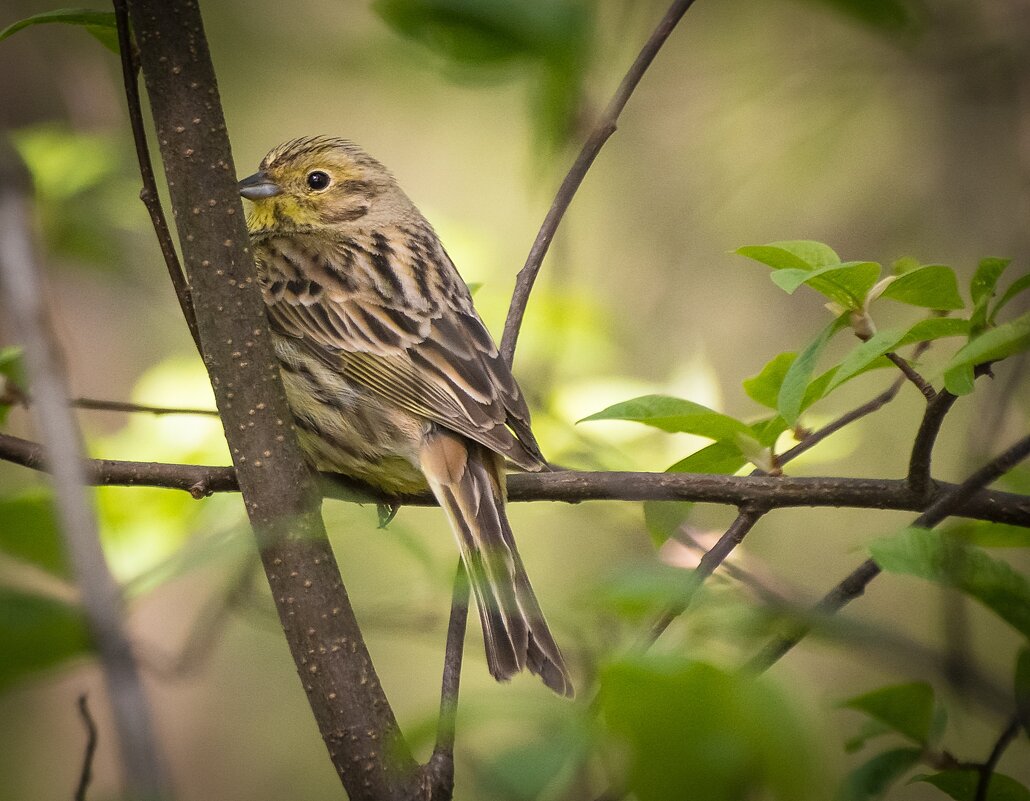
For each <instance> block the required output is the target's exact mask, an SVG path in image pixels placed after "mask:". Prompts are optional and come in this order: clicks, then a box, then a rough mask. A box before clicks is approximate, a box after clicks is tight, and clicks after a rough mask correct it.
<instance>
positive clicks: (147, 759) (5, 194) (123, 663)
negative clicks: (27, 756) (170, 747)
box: [0, 154, 165, 798]
mask: <svg viewBox="0 0 1030 801" xmlns="http://www.w3.org/2000/svg"><path fill="white" fill-rule="evenodd" d="M0 155H2V154H0ZM26 186H27V178H26V177H25V176H23V175H22V174H21V173H20V172H19V173H15V172H14V168H13V165H12V166H8V165H6V164H0V286H2V289H3V294H4V300H5V305H6V307H7V313H8V315H9V316H10V319H12V320H13V321H14V324H15V328H16V331H17V333H18V335H19V338H20V340H21V342H22V343H23V344H24V348H25V363H26V366H27V368H28V370H29V374H30V376H31V379H32V386H33V391H34V393H35V397H36V402H35V404H34V405H33V409H32V411H33V416H34V417H35V420H36V424H37V428H38V430H39V431H40V432H42V434H43V436H44V438H45V440H44V441H45V450H46V453H47V456H46V461H47V464H49V465H51V466H52V471H51V472H52V475H53V482H54V488H55V491H56V505H57V513H58V519H59V521H60V524H61V533H62V535H63V537H64V542H65V546H66V548H67V551H68V555H69V560H70V562H71V564H72V568H73V570H74V573H75V577H76V580H77V584H78V588H79V593H80V598H81V605H82V609H83V611H84V613H85V617H86V621H87V624H88V626H89V629H90V632H91V634H92V637H93V640H94V642H95V643H96V648H97V653H98V656H99V659H100V664H101V667H102V670H103V674H104V681H105V683H106V685H107V690H108V694H109V697H110V700H111V706H112V709H113V712H114V720H115V726H116V728H117V730H118V741H119V745H120V748H121V755H122V763H123V769H124V774H125V782H126V785H127V790H128V791H129V795H132V796H135V797H139V798H160V797H162V796H163V795H164V792H165V781H164V777H163V775H162V766H161V760H160V758H159V756H158V748H157V742H156V740H155V738H154V734H153V729H152V727H151V722H150V709H149V706H148V703H147V699H146V695H145V693H144V691H143V685H142V683H141V681H140V676H139V671H138V669H137V666H136V660H135V657H134V656H133V653H132V648H131V646H130V644H129V640H128V638H127V637H126V635H125V632H124V631H123V630H122V620H121V593H120V591H119V588H118V584H117V582H116V581H115V579H114V576H112V575H111V571H110V569H109V567H108V565H107V561H106V560H105V557H104V552H103V550H102V548H101V546H100V539H99V535H98V531H97V522H96V516H95V513H94V509H93V504H92V502H91V496H90V494H89V493H88V492H87V491H86V489H85V485H86V484H87V480H86V467H85V464H84V461H83V449H82V441H81V435H80V432H79V430H78V428H77V426H76V424H75V418H74V416H73V415H72V413H71V411H70V409H69V408H68V389H67V383H66V379H65V376H64V373H63V371H62V369H61V362H62V360H61V357H60V356H59V355H58V351H57V345H56V343H55V342H54V339H53V335H52V330H51V328H50V326H49V320H48V317H47V313H46V308H45V306H44V304H43V289H42V286H41V280H40V277H39V275H40V271H39V267H38V265H37V263H36V258H35V254H34V253H33V243H32V241H31V237H30V235H29V231H30V230H31V229H30V225H29V219H30V217H29V212H28V208H27V203H26V201H25V194H26V190H25V189H24V187H26ZM42 451H43V449H42V448H41V449H40V455H41V456H42Z"/></svg>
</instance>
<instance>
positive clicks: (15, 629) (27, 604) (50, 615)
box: [0, 587, 92, 692]
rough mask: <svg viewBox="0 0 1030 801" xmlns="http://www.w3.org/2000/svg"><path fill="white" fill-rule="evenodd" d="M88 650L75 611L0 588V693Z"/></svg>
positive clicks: (89, 646) (88, 642) (87, 640)
mask: <svg viewBox="0 0 1030 801" xmlns="http://www.w3.org/2000/svg"><path fill="white" fill-rule="evenodd" d="M91 649H92V644H91V640H90V637H89V634H88V632H87V629H86V621H85V619H84V618H83V616H82V613H81V612H80V611H79V610H78V609H76V608H75V607H73V606H69V605H68V604H65V603H62V602H60V601H55V600H53V599H51V598H42V597H39V596H37V595H28V594H25V593H21V592H17V591H15V590H10V589H6V588H4V587H0V692H3V691H4V690H6V689H7V688H8V687H10V686H11V685H12V684H14V683H15V682H18V681H22V680H24V679H26V678H29V677H31V676H33V675H35V674H38V673H40V672H42V671H44V670H47V669H49V668H53V667H55V666H57V665H59V664H61V663H62V662H65V661H66V660H68V659H70V658H71V657H73V656H78V655H79V654H84V653H87V652H89V651H90V650H91Z"/></svg>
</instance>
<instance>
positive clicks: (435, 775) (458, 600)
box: [425, 559, 469, 797]
mask: <svg viewBox="0 0 1030 801" xmlns="http://www.w3.org/2000/svg"><path fill="white" fill-rule="evenodd" d="M468 612H469V580H468V573H467V572H466V570H465V563H464V562H463V561H462V560H460V559H459V560H458V567H457V570H456V571H455V573H454V591H453V593H452V597H451V616H450V620H449V621H448V623H447V645H446V647H445V648H444V663H443V679H442V680H441V682H440V685H441V686H440V719H439V722H438V723H437V729H436V746H435V747H434V748H433V755H432V756H431V757H430V759H429V762H428V763H426V767H425V770H426V773H427V774H428V776H429V779H430V781H431V782H432V784H433V786H434V787H435V788H444V787H453V786H454V737H455V731H456V722H457V717H458V689H459V686H460V683H461V661H462V655H463V651H464V645H465V627H466V624H467V623H468ZM434 797H435V796H434Z"/></svg>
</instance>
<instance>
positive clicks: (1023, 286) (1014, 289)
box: [988, 273, 1030, 325]
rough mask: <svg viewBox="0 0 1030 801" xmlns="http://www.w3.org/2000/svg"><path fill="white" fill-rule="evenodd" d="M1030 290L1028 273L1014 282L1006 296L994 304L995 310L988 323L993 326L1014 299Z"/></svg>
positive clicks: (1029, 275) (1007, 290) (1029, 274)
mask: <svg viewBox="0 0 1030 801" xmlns="http://www.w3.org/2000/svg"><path fill="white" fill-rule="evenodd" d="M1028 289H1030V273H1027V274H1026V275H1023V276H1020V277H1019V278H1017V279H1016V280H1015V281H1013V282H1012V284H1011V286H1009V288H1008V289H1006V290H1005V294H1004V295H1002V296H1001V300H999V301H998V302H997V303H996V304H994V308H993V309H992V310H991V313H990V315H989V316H988V322H989V323H991V324H992V325H993V324H994V321H995V320H996V319H997V317H998V313H999V312H1000V311H1001V310H1002V309H1004V308H1005V307H1006V306H1008V305H1009V302H1010V301H1011V300H1012V299H1013V298H1015V297H1016V296H1017V295H1018V294H1019V293H1020V292H1025V291H1026V290H1028Z"/></svg>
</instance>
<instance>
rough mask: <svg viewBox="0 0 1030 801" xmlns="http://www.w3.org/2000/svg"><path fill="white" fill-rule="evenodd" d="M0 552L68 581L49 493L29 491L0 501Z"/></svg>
mask: <svg viewBox="0 0 1030 801" xmlns="http://www.w3.org/2000/svg"><path fill="white" fill-rule="evenodd" d="M0 551H3V552H4V553H6V554H8V555H10V556H13V557H15V558H17V559H22V560H24V561H26V562H30V563H32V564H34V565H36V566H37V567H41V568H42V569H43V570H46V571H48V572H50V573H53V574H54V575H57V576H60V577H61V578H70V577H71V571H70V569H69V567H68V562H67V559H66V557H65V553H64V544H63V542H62V540H61V533H60V531H59V530H58V526H57V517H56V515H55V513H54V506H53V498H52V496H51V494H50V493H49V492H47V491H42V490H32V491H29V492H26V493H24V494H21V495H18V496H15V497H13V498H2V499H0Z"/></svg>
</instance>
